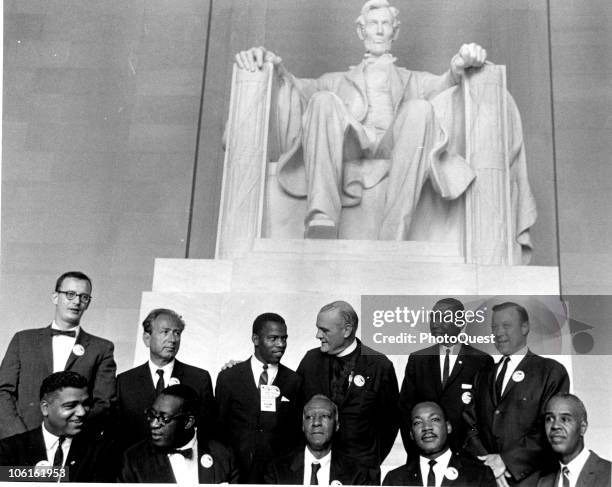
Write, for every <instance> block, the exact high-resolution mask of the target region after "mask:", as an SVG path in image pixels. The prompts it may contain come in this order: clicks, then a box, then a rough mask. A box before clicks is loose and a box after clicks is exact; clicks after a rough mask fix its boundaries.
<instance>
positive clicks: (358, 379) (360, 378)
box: [353, 374, 365, 387]
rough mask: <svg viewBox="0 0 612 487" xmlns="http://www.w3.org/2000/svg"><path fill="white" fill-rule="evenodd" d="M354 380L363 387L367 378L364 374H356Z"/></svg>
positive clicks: (358, 385)
mask: <svg viewBox="0 0 612 487" xmlns="http://www.w3.org/2000/svg"><path fill="white" fill-rule="evenodd" d="M353 382H354V384H355V385H356V386H357V387H363V386H364V385H365V379H364V378H363V375H359V374H358V375H356V376H355V378H354V379H353Z"/></svg>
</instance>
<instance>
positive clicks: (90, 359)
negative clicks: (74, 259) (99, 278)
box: [0, 271, 116, 438]
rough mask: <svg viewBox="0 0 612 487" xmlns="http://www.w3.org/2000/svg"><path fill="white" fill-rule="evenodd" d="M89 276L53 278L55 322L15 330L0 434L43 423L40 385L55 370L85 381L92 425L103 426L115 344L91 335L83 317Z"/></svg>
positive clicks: (2, 388)
mask: <svg viewBox="0 0 612 487" xmlns="http://www.w3.org/2000/svg"><path fill="white" fill-rule="evenodd" d="M91 292H92V286H91V279H90V278H89V277H88V276H87V275H85V274H83V273H82V272H77V271H70V272H65V273H64V274H62V275H61V276H60V277H59V278H58V279H57V281H56V282H55V288H54V291H53V293H52V294H51V301H52V303H53V304H54V305H55V313H54V318H53V322H52V323H51V325H50V326H47V327H46V328H37V329H33V330H23V331H20V332H18V333H16V334H15V336H14V337H13V339H12V340H11V342H10V343H9V346H8V348H7V350H6V354H5V356H4V359H3V360H2V365H0V438H6V437H8V436H12V435H15V434H17V433H22V432H24V431H27V430H30V429H32V428H36V427H38V426H39V425H40V422H41V421H42V416H41V410H40V407H39V402H38V394H39V389H40V384H41V383H42V381H43V379H44V378H45V377H47V376H48V375H50V374H51V373H53V372H59V371H63V370H71V371H73V372H77V373H79V374H81V375H82V376H84V377H85V378H86V379H87V387H88V393H89V395H90V397H91V411H90V414H89V423H90V426H91V425H92V422H94V421H95V422H96V423H97V426H101V423H102V422H103V420H105V419H106V418H107V416H108V412H109V409H110V406H111V404H112V403H114V400H115V371H116V365H115V360H114V357H113V350H114V346H113V343H112V342H110V341H108V340H105V339H103V338H99V337H97V336H94V335H91V334H89V333H87V332H86V331H85V330H83V328H82V327H81V318H82V317H83V314H84V313H85V311H87V309H88V308H89V305H90V303H91V301H92V299H93V298H92V294H91Z"/></svg>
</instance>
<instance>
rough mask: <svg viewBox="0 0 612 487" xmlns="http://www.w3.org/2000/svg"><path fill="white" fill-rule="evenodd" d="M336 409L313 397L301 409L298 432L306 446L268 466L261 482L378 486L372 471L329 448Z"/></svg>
mask: <svg viewBox="0 0 612 487" xmlns="http://www.w3.org/2000/svg"><path fill="white" fill-rule="evenodd" d="M338 427H339V424H338V408H337V407H336V405H335V404H334V403H333V401H331V400H330V399H329V398H328V397H326V396H324V395H322V394H317V395H315V396H313V397H312V398H311V399H310V401H308V403H307V404H306V405H305V406H304V412H303V415H302V431H303V432H304V439H305V441H306V445H305V446H304V448H303V449H300V450H298V451H296V452H294V453H292V454H290V455H287V456H285V457H283V458H281V459H279V460H277V461H275V462H272V463H271V464H270V465H269V466H268V469H267V472H266V474H265V477H264V480H265V483H267V484H287V485H330V484H331V485H343V484H345V485H378V482H377V479H376V475H373V474H372V470H371V469H368V468H366V467H364V466H363V465H361V464H360V463H359V462H358V461H357V460H355V459H352V458H350V457H346V456H344V455H342V454H341V453H339V452H338V451H337V450H336V449H333V448H332V440H333V436H334V435H335V434H336V432H337V431H338Z"/></svg>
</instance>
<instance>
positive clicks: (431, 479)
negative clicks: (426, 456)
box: [427, 460, 437, 487]
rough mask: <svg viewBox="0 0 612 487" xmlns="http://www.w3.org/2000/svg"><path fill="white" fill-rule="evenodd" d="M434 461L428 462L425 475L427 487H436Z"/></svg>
mask: <svg viewBox="0 0 612 487" xmlns="http://www.w3.org/2000/svg"><path fill="white" fill-rule="evenodd" d="M436 463H437V462H436V461H435V460H429V473H428V474H427V487H436V474H435V473H434V469H433V468H434V465H435V464H436Z"/></svg>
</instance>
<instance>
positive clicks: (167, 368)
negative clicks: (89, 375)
mask: <svg viewBox="0 0 612 487" xmlns="http://www.w3.org/2000/svg"><path fill="white" fill-rule="evenodd" d="M142 328H143V333H142V339H143V342H144V344H145V346H146V347H147V348H148V349H149V360H148V361H147V362H146V363H144V364H142V365H139V366H138V367H135V368H133V369H130V370H128V371H126V372H123V373H122V374H119V376H118V377H117V410H118V415H119V421H118V425H119V432H120V435H121V439H122V443H123V445H124V447H125V448H127V447H128V446H130V445H132V444H134V443H136V442H137V441H140V440H143V439H145V438H147V436H148V435H149V425H148V424H147V422H146V420H145V418H144V417H143V415H142V412H143V411H144V410H145V409H146V408H147V407H149V406H150V405H151V403H152V402H153V401H154V399H155V398H156V397H157V396H158V395H159V394H160V393H161V391H162V390H164V389H165V388H166V387H168V386H170V385H175V384H185V385H188V386H189V387H191V388H192V389H193V390H194V391H195V392H196V395H197V397H198V424H199V425H200V426H199V427H200V429H206V430H207V433H211V432H212V431H213V430H214V423H215V412H216V406H215V401H214V396H213V390H212V380H211V378H210V374H209V373H208V371H206V370H204V369H201V368H199V367H194V366H192V365H188V364H184V363H183V362H181V361H179V360H177V359H176V355H177V354H178V352H179V349H180V346H181V338H182V337H183V331H184V330H185V321H184V320H183V318H182V317H181V316H180V315H179V314H178V313H177V312H176V311H174V310H171V309H167V308H156V309H154V310H152V311H151V312H150V313H149V314H148V315H147V317H146V318H145V319H144V321H143V322H142Z"/></svg>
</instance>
